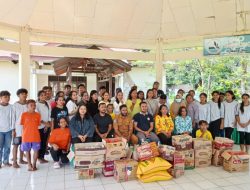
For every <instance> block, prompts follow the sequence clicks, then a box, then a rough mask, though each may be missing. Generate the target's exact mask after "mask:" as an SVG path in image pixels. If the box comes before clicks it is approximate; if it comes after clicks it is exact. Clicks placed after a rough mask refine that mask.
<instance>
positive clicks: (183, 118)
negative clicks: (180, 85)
mask: <svg viewBox="0 0 250 190" xmlns="http://www.w3.org/2000/svg"><path fill="white" fill-rule="evenodd" d="M192 130H193V128H192V119H191V117H190V116H188V115H187V108H186V107H184V106H182V107H180V109H179V112H178V116H177V117H176V118H175V132H176V134H178V135H180V134H192Z"/></svg>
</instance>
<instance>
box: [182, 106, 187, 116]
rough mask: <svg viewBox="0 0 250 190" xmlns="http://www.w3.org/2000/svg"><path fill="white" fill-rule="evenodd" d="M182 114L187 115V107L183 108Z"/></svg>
mask: <svg viewBox="0 0 250 190" xmlns="http://www.w3.org/2000/svg"><path fill="white" fill-rule="evenodd" d="M181 116H187V111H186V109H184V108H183V109H181Z"/></svg>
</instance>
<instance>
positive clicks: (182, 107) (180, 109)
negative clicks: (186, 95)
mask: <svg viewBox="0 0 250 190" xmlns="http://www.w3.org/2000/svg"><path fill="white" fill-rule="evenodd" d="M183 109H185V110H186V112H187V108H186V107H185V106H181V107H180V108H179V111H178V115H179V116H181V111H182V110H183Z"/></svg>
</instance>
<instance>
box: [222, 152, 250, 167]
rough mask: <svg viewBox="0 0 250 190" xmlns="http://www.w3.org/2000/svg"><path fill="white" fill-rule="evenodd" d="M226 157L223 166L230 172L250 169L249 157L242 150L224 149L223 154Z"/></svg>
mask: <svg viewBox="0 0 250 190" xmlns="http://www.w3.org/2000/svg"><path fill="white" fill-rule="evenodd" d="M221 156H222V157H223V158H224V161H223V168H224V170H226V171H228V172H242V171H248V170H249V158H250V155H248V154H247V153H245V152H242V151H224V152H223V153H222V155H221Z"/></svg>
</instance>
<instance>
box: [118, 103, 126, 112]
mask: <svg viewBox="0 0 250 190" xmlns="http://www.w3.org/2000/svg"><path fill="white" fill-rule="evenodd" d="M122 108H128V107H127V105H126V104H122V105H121V106H120V107H119V109H120V111H121V110H122Z"/></svg>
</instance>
